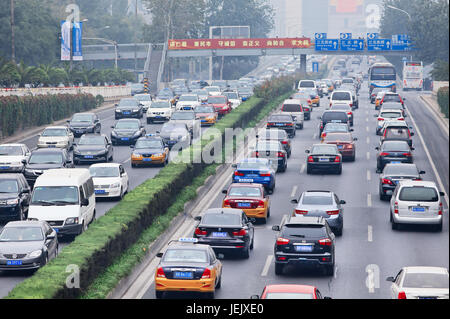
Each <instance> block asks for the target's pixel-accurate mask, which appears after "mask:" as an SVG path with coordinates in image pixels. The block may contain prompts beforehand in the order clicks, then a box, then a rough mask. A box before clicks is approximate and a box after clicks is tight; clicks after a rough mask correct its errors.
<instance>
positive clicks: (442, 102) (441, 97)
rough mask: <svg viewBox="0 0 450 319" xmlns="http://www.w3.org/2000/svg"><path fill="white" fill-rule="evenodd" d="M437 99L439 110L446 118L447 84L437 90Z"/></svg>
mask: <svg viewBox="0 0 450 319" xmlns="http://www.w3.org/2000/svg"><path fill="white" fill-rule="evenodd" d="M437 100H438V104H439V107H440V108H441V112H442V113H444V114H445V117H446V118H448V86H446V87H442V88H440V89H439V90H438V92H437Z"/></svg>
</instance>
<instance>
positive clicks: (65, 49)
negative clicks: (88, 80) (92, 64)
mask: <svg viewBox="0 0 450 319" xmlns="http://www.w3.org/2000/svg"><path fill="white" fill-rule="evenodd" d="M70 25H71V23H70V21H61V61H70V32H71V30H70Z"/></svg>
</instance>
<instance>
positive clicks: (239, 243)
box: [194, 208, 255, 258]
mask: <svg viewBox="0 0 450 319" xmlns="http://www.w3.org/2000/svg"><path fill="white" fill-rule="evenodd" d="M195 219H196V220H197V221H199V223H198V224H197V226H196V228H195V231H194V237H195V238H198V243H199V244H207V245H210V246H211V247H212V248H213V249H214V251H215V252H216V253H217V252H230V251H238V252H240V253H241V254H242V256H243V257H244V258H248V257H249V254H250V249H253V242H254V239H255V228H254V227H253V224H252V222H254V219H253V218H251V219H249V218H248V217H247V216H246V215H245V213H244V211H243V210H241V209H234V208H210V209H208V210H207V211H206V212H205V213H204V214H203V216H198V217H196V218H195Z"/></svg>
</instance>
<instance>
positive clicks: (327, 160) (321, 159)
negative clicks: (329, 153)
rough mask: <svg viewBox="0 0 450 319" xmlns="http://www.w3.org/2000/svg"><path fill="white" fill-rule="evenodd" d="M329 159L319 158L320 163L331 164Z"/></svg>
mask: <svg viewBox="0 0 450 319" xmlns="http://www.w3.org/2000/svg"><path fill="white" fill-rule="evenodd" d="M329 161H330V159H329V158H319V162H329Z"/></svg>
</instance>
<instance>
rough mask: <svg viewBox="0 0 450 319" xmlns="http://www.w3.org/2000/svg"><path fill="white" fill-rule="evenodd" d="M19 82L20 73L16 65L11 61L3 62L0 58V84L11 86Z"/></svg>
mask: <svg viewBox="0 0 450 319" xmlns="http://www.w3.org/2000/svg"><path fill="white" fill-rule="evenodd" d="M19 83H20V74H19V72H18V70H17V66H16V65H15V64H14V63H12V62H11V61H8V62H5V61H4V60H3V59H0V85H1V86H5V87H13V86H14V85H17V84H19Z"/></svg>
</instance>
